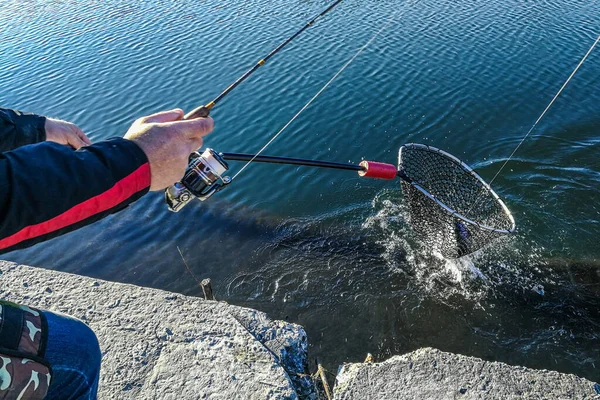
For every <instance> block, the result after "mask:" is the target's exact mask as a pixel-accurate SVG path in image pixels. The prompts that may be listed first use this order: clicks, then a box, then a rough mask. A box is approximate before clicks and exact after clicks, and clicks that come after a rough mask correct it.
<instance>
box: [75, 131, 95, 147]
mask: <svg viewBox="0 0 600 400" xmlns="http://www.w3.org/2000/svg"><path fill="white" fill-rule="evenodd" d="M76 133H77V136H78V137H79V139H81V141H82V142H83V143H84V146H89V145H90V144H92V141H91V140H90V138H89V137H87V135H86V134H85V133H83V131H82V130H81V129H77V131H76Z"/></svg>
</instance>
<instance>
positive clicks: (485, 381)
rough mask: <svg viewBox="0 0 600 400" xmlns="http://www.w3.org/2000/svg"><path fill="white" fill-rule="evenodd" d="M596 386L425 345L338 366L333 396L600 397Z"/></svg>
mask: <svg viewBox="0 0 600 400" xmlns="http://www.w3.org/2000/svg"><path fill="white" fill-rule="evenodd" d="M597 387H598V386H597V384H595V383H594V382H590V381H588V380H586V379H583V378H579V377H577V376H575V375H569V374H561V373H559V372H555V371H547V370H535V369H529V368H523V367H518V366H517V367H514V366H510V365H507V364H504V363H500V362H489V361H484V360H482V359H479V358H474V357H467V356H461V355H457V354H452V353H445V352H443V351H440V350H436V349H432V348H424V349H419V350H417V351H414V352H412V353H408V354H405V355H403V356H394V357H392V358H390V359H389V360H387V361H384V362H381V363H368V364H345V365H343V366H341V367H340V369H339V371H338V376H337V378H336V384H335V387H334V399H335V400H353V399H371V400H376V399H382V400H383V399H386V400H387V399H405V400H411V399H415V400H416V399H418V400H421V399H440V400H445V399H482V400H483V399H486V400H488V399H489V400H494V399H521V398H527V399H600V395H599V394H598V392H597V390H596V388H597Z"/></svg>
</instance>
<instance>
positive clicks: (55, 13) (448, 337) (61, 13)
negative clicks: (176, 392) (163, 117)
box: [0, 0, 600, 381]
mask: <svg viewBox="0 0 600 400" xmlns="http://www.w3.org/2000/svg"><path fill="white" fill-rule="evenodd" d="M325 6H326V2H324V1H307V0H302V1H292V2H289V1H285V2H284V1H280V0H276V1H265V0H251V1H231V2H225V3H223V2H216V1H213V0H207V1H175V2H158V1H148V2H143V3H139V2H134V1H131V0H128V1H114V0H111V1H105V2H96V1H87V2H78V1H57V0H52V1H29V2H21V1H16V0H9V1H4V2H3V3H2V5H1V6H0V10H1V11H2V12H1V13H0V26H2V27H3V28H2V31H1V32H0V104H2V105H3V106H9V107H13V108H18V109H23V110H28V111H33V112H38V113H41V114H46V115H49V116H55V117H60V118H63V119H66V120H70V121H73V122H75V123H77V124H78V125H79V126H81V127H82V128H83V129H84V130H85V131H86V132H88V133H89V136H90V137H91V138H92V140H94V141H99V140H102V139H105V138H109V137H113V136H122V135H123V134H124V132H125V131H126V130H127V128H128V127H129V125H130V124H131V122H132V121H133V120H134V119H135V118H137V117H140V116H142V115H145V114H148V113H151V112H155V111H158V110H162V109H168V108H172V107H182V108H184V109H186V110H190V109H192V108H193V107H196V106H197V105H199V104H202V103H205V102H207V101H209V100H210V99H212V98H213V97H214V96H216V94H218V93H219V92H220V91H221V90H222V89H223V88H224V87H225V86H227V85H228V84H229V83H230V82H232V81H233V80H234V79H235V78H236V77H237V76H238V75H240V74H241V73H242V72H244V71H245V70H246V69H247V68H248V67H249V66H250V65H252V64H253V63H254V62H256V61H257V60H258V59H259V58H260V57H261V56H263V55H265V54H266V53H267V52H268V51H269V50H270V49H271V48H273V47H274V46H275V45H276V44H278V43H279V42H280V41H281V40H283V38H285V37H286V36H287V35H289V34H290V33H291V32H292V31H293V30H295V29H296V28H298V27H300V26H301V25H302V24H303V23H304V21H306V20H308V19H309V18H310V17H311V16H313V15H314V14H315V13H316V12H318V11H320V10H321V9H323V8H324V7H325ZM599 11H600V4H599V3H597V2H573V1H568V0H547V1H543V2H526V1H520V0H508V1H474V0H471V1H462V2H454V1H450V0H442V1H433V0H418V1H411V2H403V1H398V0H385V1H384V0H381V1H371V2H366V1H364V0H363V1H361V0H346V1H344V2H343V3H342V4H341V5H340V6H339V7H338V8H337V9H336V10H335V11H334V12H332V13H331V14H329V15H328V16H327V17H326V18H324V19H323V20H321V21H320V22H319V23H318V24H317V25H315V26H314V27H312V28H311V29H309V30H307V31H306V33H305V34H303V35H302V36H301V37H299V38H298V39H297V40H296V41H295V42H294V43H293V44H292V45H291V46H290V47H289V48H287V49H286V50H285V51H283V52H282V53H281V54H279V55H277V57H275V58H273V59H272V61H271V62H269V63H268V64H267V65H266V66H265V67H264V68H263V69H262V70H261V71H260V72H258V73H257V74H255V75H254V76H253V77H252V78H251V79H249V80H248V81H247V82H246V83H244V84H243V85H241V86H240V87H239V88H238V89H236V91H235V92H233V93H232V94H231V95H230V96H229V97H228V98H227V99H226V100H224V101H223V102H222V103H221V104H220V105H219V106H218V107H217V108H216V109H215V111H214V113H213V115H214V118H215V121H216V129H215V131H214V133H213V134H211V135H210V136H209V137H208V138H207V140H206V144H207V145H209V146H211V147H213V148H215V149H217V150H219V151H228V152H253V151H256V150H258V149H259V148H260V147H262V145H263V144H264V143H265V142H266V141H267V140H268V138H270V137H271V135H273V134H274V133H275V132H276V131H277V130H278V129H279V128H280V127H281V126H282V125H283V124H284V123H285V122H287V120H289V118H291V117H292V115H293V114H294V113H295V112H296V111H297V110H299V109H300V108H301V107H302V105H304V104H305V103H306V102H307V101H308V100H309V99H310V98H311V97H312V96H313V94H314V93H316V91H317V90H318V89H319V88H320V87H321V86H322V85H323V84H324V83H325V82H326V81H327V80H328V79H329V78H330V77H331V76H332V75H333V74H334V73H335V72H336V71H337V70H338V69H339V68H340V67H341V66H342V65H343V64H344V62H345V61H346V60H347V59H349V58H350V57H351V56H352V55H353V54H354V53H355V52H356V51H357V50H358V48H360V47H361V46H362V45H363V44H364V43H365V42H366V41H367V40H368V39H369V38H370V37H371V35H372V34H373V33H374V32H376V31H377V30H378V29H379V28H380V27H381V26H382V25H383V24H385V23H386V21H387V20H388V19H389V18H393V22H392V25H391V27H390V28H389V29H388V30H386V31H385V32H384V33H383V34H382V35H381V36H380V37H378V38H377V40H376V41H375V42H374V43H373V44H372V45H371V46H369V48H368V49H367V50H366V51H365V52H364V53H363V54H362V55H361V56H360V57H358V58H357V59H356V61H355V62H354V63H353V64H352V65H350V67H348V69H347V70H346V71H344V73H343V74H342V75H341V76H340V77H339V79H338V80H337V81H336V82H335V83H334V84H333V85H332V86H331V87H330V88H329V89H327V91H325V92H324V93H323V95H322V96H321V97H319V99H318V100H317V101H316V102H315V103H314V104H313V105H312V106H311V107H310V108H309V109H307V110H306V112H305V113H304V114H303V116H302V117H301V118H299V119H298V120H297V121H296V122H295V123H294V124H293V125H292V126H291V127H290V128H289V129H288V130H287V131H286V132H285V133H284V134H283V135H282V136H281V137H280V138H279V139H277V140H276V141H275V142H274V143H273V145H272V146H271V147H270V148H269V149H268V151H267V152H266V153H267V154H272V155H285V156H290V157H308V158H316V159H323V160H331V161H339V162H345V161H352V162H358V161H360V160H361V159H362V158H363V157H364V158H367V159H374V160H378V161H383V162H390V163H393V162H395V161H396V156H397V151H398V148H399V147H400V146H401V145H402V144H403V143H407V142H419V143H426V144H431V145H434V146H436V147H440V148H442V149H444V150H447V151H449V152H450V153H452V154H454V155H456V156H458V157H459V158H461V159H463V160H464V161H465V162H467V163H469V164H470V165H472V166H473V167H475V168H476V169H477V171H478V172H479V173H480V174H481V175H482V176H483V177H484V179H488V180H489V179H491V177H492V176H493V175H494V174H495V172H496V171H497V169H498V168H499V167H500V165H501V164H502V162H503V161H504V160H505V159H506V157H507V156H508V154H510V152H511V150H512V149H513V148H514V146H516V145H517V143H518V142H519V140H520V139H521V137H522V136H523V135H524V134H525V132H526V131H527V130H528V129H529V128H530V126H531V124H532V123H533V122H534V121H535V119H536V118H537V117H538V116H539V114H540V113H541V111H542V110H543V109H544V107H545V106H546V105H547V104H548V102H549V101H550V100H551V98H552V97H553V95H554V94H555V93H556V91H557V90H558V89H559V87H560V85H561V84H562V83H563V82H564V80H565V79H566V78H567V77H568V75H569V73H570V72H571V71H572V69H573V68H574V67H575V66H576V64H577V62H578V61H579V60H580V58H581V57H582V56H583V54H584V53H585V52H586V50H587V49H588V48H589V46H590V45H591V44H592V43H593V41H594V39H595V38H596V36H597V35H598V33H599V32H600V26H599V24H598V21H597V18H596V16H597V15H598V13H599ZM599 72H600V52H599V51H596V52H594V53H592V55H591V56H590V58H589V59H588V61H587V62H586V64H584V66H583V67H582V69H581V70H580V72H579V73H578V75H577V76H576V77H575V79H574V80H573V81H572V82H571V83H570V85H569V86H568V87H567V89H566V90H565V92H564V93H563V95H562V96H561V98H560V99H559V100H558V101H557V102H556V104H555V105H554V106H553V108H552V109H551V110H550V112H549V113H548V115H547V116H546V118H545V119H544V120H543V121H542V122H541V123H540V125H539V126H538V128H537V129H536V130H535V131H534V133H533V134H532V136H531V137H530V138H529V140H528V141H527V142H525V144H524V145H523V146H522V148H521V149H520V150H519V152H518V153H517V155H516V157H515V159H514V161H512V162H511V163H509V164H508V166H507V168H506V169H505V171H504V173H503V174H502V175H501V176H500V177H499V178H498V179H497V180H496V181H495V183H494V188H495V190H496V191H497V192H498V193H499V194H500V195H501V196H502V197H503V198H504V199H505V201H506V203H507V205H508V206H509V208H510V209H511V210H512V211H513V213H514V215H515V219H516V221H517V225H518V229H519V231H518V235H517V236H516V237H515V238H513V239H510V240H507V241H504V242H501V243H497V244H496V245H494V246H492V247H490V248H488V249H486V250H485V251H483V252H481V253H480V254H477V255H475V256H472V257H468V258H465V259H462V260H459V261H447V260H443V259H441V258H440V257H438V256H436V255H435V254H431V252H429V251H428V250H427V247H426V244H423V243H418V242H416V241H415V240H414V238H413V237H412V236H411V231H410V229H409V227H408V226H407V223H406V219H405V215H406V214H405V211H404V208H403V205H402V195H401V191H400V188H399V187H398V185H396V184H392V183H388V182H382V181H369V180H360V179H358V178H357V177H356V176H355V175H354V173H351V172H343V171H326V170H316V169H308V168H302V167H298V168H296V167H287V166H277V167H276V166H265V165H254V166H251V167H250V168H249V169H248V170H247V171H244V173H242V175H240V177H239V178H238V179H237V180H236V181H235V182H234V184H233V185H231V186H230V187H228V188H227V189H226V190H225V191H223V192H221V193H219V194H218V195H216V196H215V197H213V198H212V199H211V200H210V201H208V202H206V203H199V202H197V203H194V204H192V205H189V206H188V207H187V208H185V209H184V210H183V211H182V212H180V213H178V214H171V213H169V212H167V211H166V207H165V206H164V204H163V202H162V198H161V195H160V194H157V193H153V194H149V195H147V196H146V197H144V198H143V199H141V200H140V201H138V202H137V203H136V204H134V205H132V206H131V207H129V208H128V209H126V210H125V211H123V212H121V213H119V214H117V215H114V216H111V217H109V218H106V219H105V220H103V221H101V222H99V223H96V224H94V225H92V226H89V227H86V228H83V229H81V230H79V231H77V232H76V233H72V234H69V235H66V236H63V237H61V238H57V239H54V240H52V241H49V242H47V243H43V244H40V245H37V246H35V247H33V248H30V249H27V250H23V251H18V252H13V253H9V254H7V255H5V256H3V257H4V258H6V259H9V260H15V261H18V262H22V263H27V264H30V265H38V266H43V267H46V268H55V269H58V270H61V271H68V272H76V273H82V274H86V275H90V276H95V277H99V278H104V279H110V280H116V281H121V282H129V283H134V284H138V285H146V286H152V287H157V288H162V289H167V290H174V291H178V292H181V293H185V294H189V295H201V290H200V288H199V287H198V285H197V283H196V282H195V281H194V280H193V279H192V278H191V276H190V275H189V273H188V272H187V271H186V270H185V267H184V265H183V262H182V260H181V258H180V256H179V253H178V251H177V247H179V248H180V249H181V251H182V253H183V255H184V257H185V259H186V261H187V263H188V265H190V267H191V268H192V269H193V271H194V274H195V275H196V276H198V277H201V278H204V277H211V278H212V279H213V282H214V289H215V291H216V294H217V296H218V297H219V298H220V299H224V300H227V301H228V302H230V303H233V304H239V305H244V306H249V307H254V308H257V309H260V310H263V311H266V312H268V313H269V315H270V316H272V317H273V318H279V319H287V320H289V321H293V322H297V323H299V324H302V325H303V326H305V327H306V329H307V332H308V334H309V338H310V343H311V348H310V350H311V356H319V357H320V358H322V359H323V361H324V362H325V366H326V368H327V369H329V370H331V371H335V368H336V366H337V365H338V364H340V363H342V362H346V361H361V360H362V359H364V357H365V354H366V352H372V353H374V354H375V356H376V358H378V359H384V358H387V357H389V356H391V355H393V354H399V353H404V352H407V351H410V350H414V349H416V348H419V347H422V346H433V347H437V348H440V349H442V350H446V351H454V352H459V353H463V354H467V355H472V356H477V357H482V358H484V359H486V360H498V361H504V362H508V363H511V364H522V365H526V366H529V367H534V368H548V369H554V370H558V371H562V372H570V373H576V374H579V375H581V376H584V377H586V378H589V379H592V380H596V381H597V380H599V379H600V372H599V370H598V368H597V365H596V360H598V358H599V356H600V350H599V349H600V346H598V343H599V337H598V336H599V334H600V315H599V314H600V311H599V310H600V264H599V263H598V259H599V256H600V250H599V249H598V247H597V245H596V243H597V238H598V234H599V231H600V227H599V224H598V220H599V218H600V215H599V214H600V203H599V202H598V195H597V191H598V188H599V183H600V162H599V161H598V151H599V147H600V146H599V145H600V140H599V139H598V137H599V136H598V135H599V132H600V113H599V111H598V104H599V103H600V91H599V90H598V87H599V85H600V73H599ZM232 167H233V168H239V167H241V165H233V163H232Z"/></svg>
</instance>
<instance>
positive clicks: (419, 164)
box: [398, 144, 515, 258]
mask: <svg viewBox="0 0 600 400" xmlns="http://www.w3.org/2000/svg"><path fill="white" fill-rule="evenodd" d="M398 168H399V170H400V171H401V174H403V175H404V178H403V180H402V181H401V185H402V192H403V193H404V196H405V198H406V200H407V204H408V209H409V221H410V225H411V226H412V228H413V230H414V231H415V233H416V234H417V236H418V237H419V238H420V239H422V240H423V241H424V242H426V243H428V244H430V245H431V247H432V248H433V249H435V250H438V251H439V252H440V253H442V255H443V256H444V257H448V258H458V257H462V256H464V255H466V254H469V253H473V252H474V251H477V250H479V249H480V248H482V247H483V246H485V245H487V244H488V243H489V242H491V241H493V240H494V239H497V238H499V237H502V236H504V235H507V234H510V233H512V232H514V229H515V223H514V220H513V218H512V215H511V214H510V211H508V209H507V208H506V206H505V205H504V203H503V202H502V200H500V198H499V197H498V196H497V195H496V193H494V191H493V190H491V189H490V188H489V187H488V186H487V185H486V184H485V183H484V182H483V180H482V179H481V178H480V177H479V175H477V174H476V173H475V172H474V171H473V170H471V168H469V167H468V166H467V165H466V164H464V163H462V162H461V161H460V160H458V159H457V158H455V157H454V156H452V155H450V154H448V153H446V152H444V151H442V150H439V149H436V148H434V147H431V146H425V145H420V144H407V145H404V146H402V147H401V148H400V154H399V160H398ZM407 180H408V181H409V182H407Z"/></svg>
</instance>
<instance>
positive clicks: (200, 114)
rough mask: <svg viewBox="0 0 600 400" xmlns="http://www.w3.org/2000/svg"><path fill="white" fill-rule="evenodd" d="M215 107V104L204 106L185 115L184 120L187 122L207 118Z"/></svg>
mask: <svg viewBox="0 0 600 400" xmlns="http://www.w3.org/2000/svg"><path fill="white" fill-rule="evenodd" d="M214 105H215V103H213V102H210V103H208V104H206V105H204V106H200V107H197V108H194V109H193V110H192V111H190V112H189V113H187V114H185V116H184V117H183V119H186V120H187V119H194V118H206V117H208V116H209V115H210V109H211V108H213V106H214Z"/></svg>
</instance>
